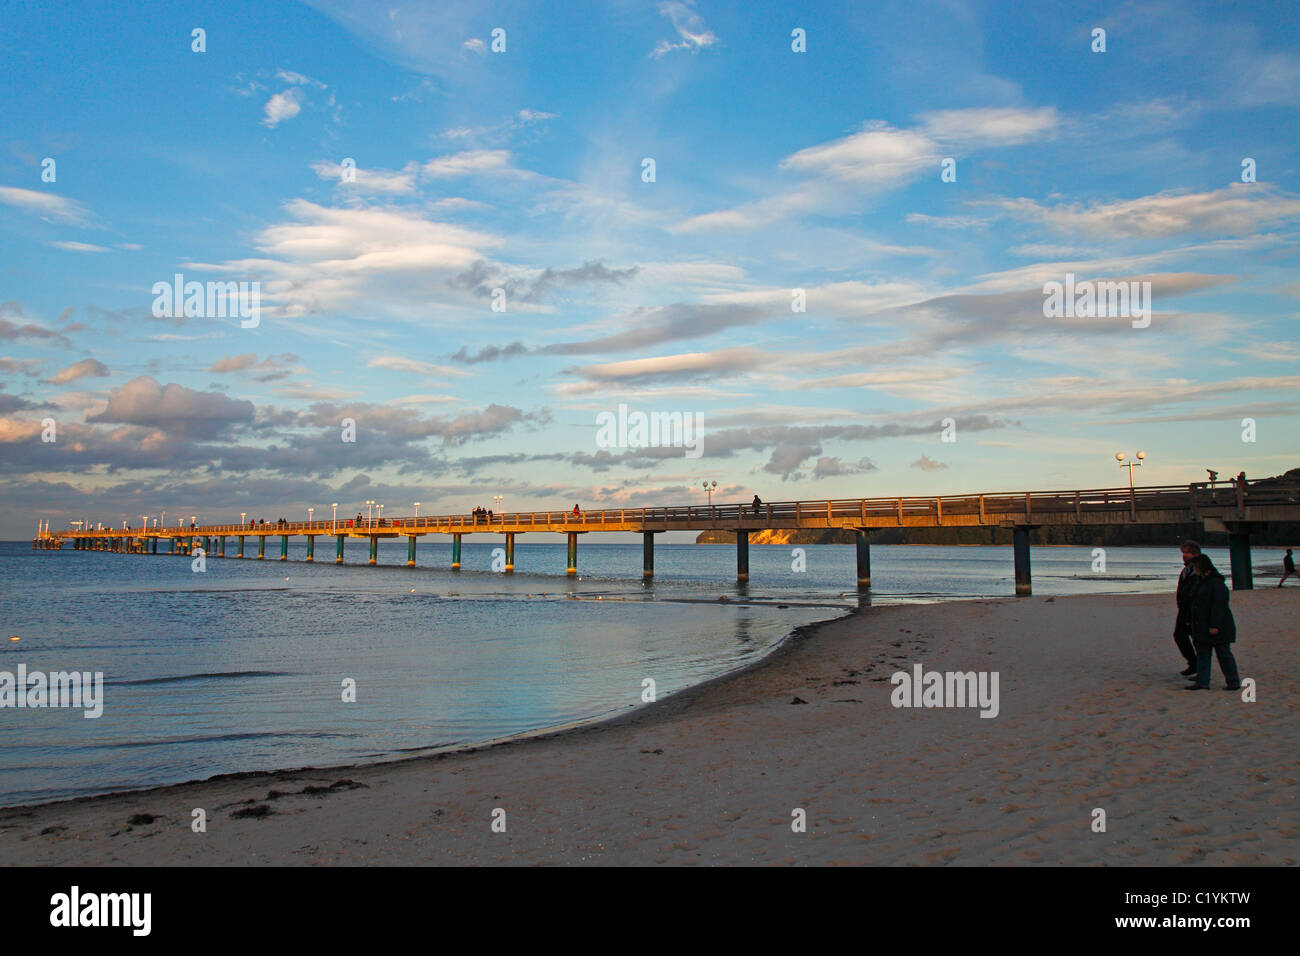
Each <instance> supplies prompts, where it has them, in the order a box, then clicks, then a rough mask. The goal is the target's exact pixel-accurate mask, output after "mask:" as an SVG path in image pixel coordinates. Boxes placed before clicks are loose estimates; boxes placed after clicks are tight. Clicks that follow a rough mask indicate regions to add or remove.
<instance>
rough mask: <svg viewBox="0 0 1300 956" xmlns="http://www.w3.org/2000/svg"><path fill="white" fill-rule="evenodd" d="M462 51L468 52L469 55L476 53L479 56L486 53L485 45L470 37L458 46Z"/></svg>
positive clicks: (476, 38)
mask: <svg viewBox="0 0 1300 956" xmlns="http://www.w3.org/2000/svg"><path fill="white" fill-rule="evenodd" d="M460 47H461V49H462V50H469V51H470V52H471V53H477V54H479V55H480V56H481V55H482V54H484V53H487V44H486V43H484V42H483V41H482V40H480V39H479V38H478V37H470V38H469V39H468V40H466V41H465V42H464V43H462V44H461V45H460Z"/></svg>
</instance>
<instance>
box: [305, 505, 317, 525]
mask: <svg viewBox="0 0 1300 956" xmlns="http://www.w3.org/2000/svg"><path fill="white" fill-rule="evenodd" d="M315 511H316V509H315V508H308V509H307V524H309V525H310V524H311V516H312V514H313V513H315Z"/></svg>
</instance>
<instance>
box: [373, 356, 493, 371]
mask: <svg viewBox="0 0 1300 956" xmlns="http://www.w3.org/2000/svg"><path fill="white" fill-rule="evenodd" d="M369 365H370V367H371V368H386V369H390V370H392V371H394V372H412V373H414V374H416V375H434V376H444V375H469V374H470V373H469V372H467V371H465V369H463V368H454V367H452V366H450V365H434V364H432V363H431V362H421V361H418V360H416V359H410V358H405V357H403V356H400V355H381V356H379V357H378V358H373V359H371V360H370V362H369Z"/></svg>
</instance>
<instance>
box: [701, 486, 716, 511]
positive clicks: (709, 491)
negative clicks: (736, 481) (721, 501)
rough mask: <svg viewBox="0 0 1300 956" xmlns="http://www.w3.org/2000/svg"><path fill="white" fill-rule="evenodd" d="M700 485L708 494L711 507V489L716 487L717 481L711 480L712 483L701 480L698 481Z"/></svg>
mask: <svg viewBox="0 0 1300 956" xmlns="http://www.w3.org/2000/svg"><path fill="white" fill-rule="evenodd" d="M700 487H702V488H703V489H704V491H705V493H706V494H707V495H708V496H709V506H710V507H712V505H713V489H714V488H716V487H718V483H717V482H716V481H715V482H712V483H710V482H707V481H704V482H701V483H700Z"/></svg>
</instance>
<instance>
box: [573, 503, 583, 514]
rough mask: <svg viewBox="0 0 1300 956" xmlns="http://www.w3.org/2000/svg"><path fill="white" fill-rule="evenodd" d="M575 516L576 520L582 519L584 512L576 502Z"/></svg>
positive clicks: (574, 507)
mask: <svg viewBox="0 0 1300 956" xmlns="http://www.w3.org/2000/svg"><path fill="white" fill-rule="evenodd" d="M573 516H574V517H575V518H580V517H582V511H581V510H580V509H579V508H578V505H577V502H574V505H573Z"/></svg>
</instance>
